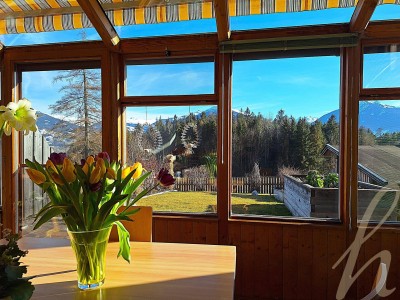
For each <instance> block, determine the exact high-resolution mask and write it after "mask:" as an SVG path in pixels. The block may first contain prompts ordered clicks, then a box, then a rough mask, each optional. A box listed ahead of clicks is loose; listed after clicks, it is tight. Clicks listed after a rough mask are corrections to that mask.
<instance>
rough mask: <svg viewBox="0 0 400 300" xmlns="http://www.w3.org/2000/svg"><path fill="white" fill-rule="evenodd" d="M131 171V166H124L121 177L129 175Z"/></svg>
mask: <svg viewBox="0 0 400 300" xmlns="http://www.w3.org/2000/svg"><path fill="white" fill-rule="evenodd" d="M130 172H131V167H126V168H124V169H123V170H122V175H121V176H122V179H125V177H126V176H128V175H129V173H130Z"/></svg>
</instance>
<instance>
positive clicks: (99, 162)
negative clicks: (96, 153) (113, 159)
mask: <svg viewBox="0 0 400 300" xmlns="http://www.w3.org/2000/svg"><path fill="white" fill-rule="evenodd" d="M97 167H99V168H100V169H101V177H103V176H104V174H106V171H107V169H106V164H105V163H104V160H103V159H102V158H97V161H96V168H97Z"/></svg>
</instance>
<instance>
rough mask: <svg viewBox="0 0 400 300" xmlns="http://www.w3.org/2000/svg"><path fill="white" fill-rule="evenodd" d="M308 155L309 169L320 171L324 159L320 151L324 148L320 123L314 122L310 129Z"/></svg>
mask: <svg viewBox="0 0 400 300" xmlns="http://www.w3.org/2000/svg"><path fill="white" fill-rule="evenodd" d="M310 140H311V145H310V153H309V162H310V166H309V167H310V169H316V170H319V171H321V168H322V165H323V163H324V158H323V157H322V155H321V151H322V149H323V148H324V146H325V137H324V133H323V131H322V123H321V122H320V121H318V120H317V121H315V123H314V124H313V125H311V128H310Z"/></svg>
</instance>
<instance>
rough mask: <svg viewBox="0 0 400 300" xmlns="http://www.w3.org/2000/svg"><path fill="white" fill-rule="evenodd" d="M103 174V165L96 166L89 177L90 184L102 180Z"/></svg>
mask: <svg viewBox="0 0 400 300" xmlns="http://www.w3.org/2000/svg"><path fill="white" fill-rule="evenodd" d="M101 177H102V175H101V167H100V166H96V167H95V168H94V169H93V171H92V173H91V174H90V178H89V183H90V184H94V183H97V182H99V181H100V179H101Z"/></svg>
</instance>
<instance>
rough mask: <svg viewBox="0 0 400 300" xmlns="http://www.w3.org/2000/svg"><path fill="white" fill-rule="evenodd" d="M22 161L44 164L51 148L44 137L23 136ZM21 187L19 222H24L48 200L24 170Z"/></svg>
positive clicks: (33, 134) (30, 134) (38, 135)
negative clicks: (21, 198) (27, 160)
mask: <svg viewBox="0 0 400 300" xmlns="http://www.w3.org/2000/svg"><path fill="white" fill-rule="evenodd" d="M23 148H24V150H23V151H24V160H25V159H26V158H27V159H29V160H31V161H32V160H33V159H36V160H37V161H38V162H39V163H42V164H45V163H46V161H47V159H48V157H49V156H50V153H51V152H52V148H51V147H50V145H49V144H48V143H47V141H46V139H45V137H44V136H43V135H42V134H40V133H39V132H30V133H29V134H28V135H24V147H23ZM22 172H23V173H22V185H23V202H22V203H21V207H20V220H21V221H22V220H24V219H26V218H28V217H29V216H33V215H35V214H37V213H38V212H39V210H40V209H41V208H42V207H43V206H44V205H46V204H47V202H48V201H49V199H48V198H47V196H46V195H44V193H43V190H42V189H41V188H40V187H39V186H37V185H35V184H34V183H33V182H32V181H31V180H30V179H29V177H28V175H27V174H26V170H25V169H24V170H22Z"/></svg>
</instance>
